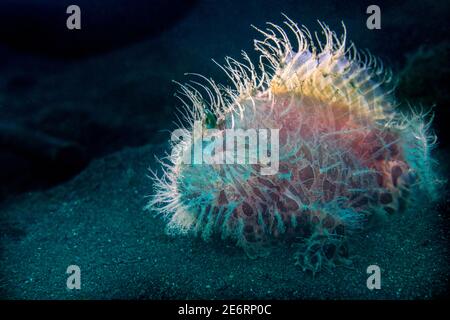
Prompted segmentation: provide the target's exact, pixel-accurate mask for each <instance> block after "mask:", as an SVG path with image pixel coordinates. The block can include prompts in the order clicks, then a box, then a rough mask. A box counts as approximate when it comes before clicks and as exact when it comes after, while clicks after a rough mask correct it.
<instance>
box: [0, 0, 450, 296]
mask: <svg viewBox="0 0 450 320" xmlns="http://www.w3.org/2000/svg"><path fill="white" fill-rule="evenodd" d="M70 4H77V5H79V6H80V8H81V17H82V18H81V23H82V28H81V30H67V28H66V27H65V21H66V19H67V16H68V15H67V14H66V8H67V6H69V5H70ZM371 4H377V5H378V6H379V7H380V8H381V30H369V29H368V28H367V27H366V20H367V17H368V14H367V13H366V8H367V7H368V6H369V5H371ZM281 13H285V14H287V15H288V16H289V17H290V18H291V19H293V20H294V21H297V22H299V23H301V24H304V25H306V26H307V27H308V28H310V29H311V30H318V29H319V25H318V24H317V22H316V21H317V19H319V20H321V21H324V22H326V23H327V24H328V25H329V26H330V28H331V29H332V30H335V31H336V32H337V33H338V34H339V33H340V30H341V29H342V27H341V21H343V22H344V23H345V25H346V27H347V38H348V39H349V40H351V41H353V42H354V43H355V45H356V46H357V47H358V48H360V49H363V48H368V49H369V50H370V51H371V53H372V54H374V55H375V56H378V57H380V58H381V59H382V60H383V62H384V63H385V65H386V66H388V67H391V68H392V69H393V70H394V74H395V75H396V76H398V77H399V84H398V89H397V91H396V96H397V99H398V101H399V102H400V103H401V104H400V106H399V107H398V108H399V109H401V110H408V103H410V104H413V105H420V104H422V105H423V108H425V109H427V108H431V106H433V111H434V113H435V118H434V124H433V129H434V131H435V133H436V135H437V136H438V146H437V149H436V150H435V157H436V159H437V160H438V161H439V170H440V173H439V174H440V175H441V177H443V178H447V177H448V170H449V168H448V156H449V148H450V145H449V142H450V141H449V130H448V128H447V126H448V124H447V122H448V119H450V117H449V112H450V111H449V107H448V106H449V102H450V101H449V100H450V99H449V85H448V82H449V79H450V77H449V76H450V69H449V46H450V42H449V41H450V37H449V33H450V31H449V23H448V19H449V17H450V5H449V3H448V1H431V0H427V1H419V2H417V1H377V2H372V1H370V2H369V1H299V0H297V1H267V0H260V1H256V0H254V1H212V0H210V1H207V0H203V1H201V0H198V1H183V0H169V1H163V0H150V1H138V0H128V1H125V0H108V1H101V2H100V1H98V2H95V3H94V2H92V1H87V0H79V1H66V0H60V1H56V0H54V1H51V0H47V1H43V0H40V1H36V0H35V1H32V0H14V1H11V0H4V1H2V2H1V3H0V58H1V59H0V112H1V117H0V298H2V299H111V298H114V299H223V298H236V299H416V298H417V299H432V298H442V297H447V296H448V288H449V279H448V276H449V252H448V243H449V242H448V240H449V239H448V232H449V213H448V205H449V204H448V196H447V192H448V190H447V185H443V187H442V189H441V190H440V192H442V197H441V198H442V201H440V202H439V203H437V204H430V205H424V206H423V207H421V208H414V210H407V211H406V212H404V213H400V214H395V215H393V216H392V217H390V218H389V220H388V221H387V222H386V223H384V224H382V225H379V226H377V227H376V228H374V229H372V230H368V231H366V232H364V233H362V234H359V235H357V236H355V237H354V238H353V240H352V243H351V246H352V253H353V255H354V257H353V261H354V265H353V268H351V269H348V268H343V267H341V268H336V269H333V270H332V271H331V272H327V271H324V272H319V273H317V274H316V275H315V276H314V277H313V276H311V275H310V274H307V273H304V272H303V271H302V270H301V269H300V268H299V267H296V266H295V265H294V263H293V258H292V251H291V250H290V248H288V247H286V246H283V245H280V247H279V248H276V249H275V250H274V252H272V254H271V255H270V256H268V257H267V258H260V259H256V260H250V259H248V258H247V257H246V256H245V254H244V253H243V252H242V251H241V250H240V249H239V248H236V247H235V246H234V245H232V244H231V243H230V244H229V243H224V242H218V243H215V242H204V241H202V240H201V239H197V238H193V237H169V236H167V235H166V234H165V232H164V225H165V224H164V221H162V219H158V218H156V217H154V215H153V214H151V213H150V212H148V211H144V210H143V208H144V206H145V205H146V203H147V201H148V198H147V196H149V195H151V193H152V181H151V179H149V177H148V174H149V171H148V168H153V169H157V167H158V164H157V163H156V161H155V156H162V155H163V154H164V152H165V151H168V140H169V138H170V132H171V130H173V129H175V128H176V126H175V125H174V124H173V121H174V120H175V117H174V111H175V108H176V107H177V106H179V104H180V103H179V101H177V99H176V98H175V97H174V93H175V92H176V90H177V86H176V85H175V84H174V83H173V82H172V80H178V81H184V80H185V76H184V73H186V72H195V73H200V74H204V75H206V76H208V77H212V78H214V79H215V80H216V81H217V82H219V83H226V81H227V79H226V78H225V76H224V74H223V72H222V71H221V70H220V69H219V68H218V67H217V66H216V65H215V64H214V63H213V62H212V61H211V58H213V59H214V60H216V61H218V62H221V61H223V58H224V57H225V56H232V57H238V56H239V55H240V51H241V50H245V51H247V52H248V53H249V55H250V56H252V57H255V54H254V50H253V39H254V38H255V37H256V36H257V33H256V32H255V30H254V29H252V28H251V27H250V25H251V24H253V25H255V26H258V27H262V26H263V25H264V23H265V22H266V21H272V22H275V23H280V22H282V21H283V17H282V15H281ZM373 264H375V265H379V266H380V268H381V271H382V287H381V290H373V291H371V290H368V289H367V286H366V280H367V277H368V275H367V273H366V268H367V266H369V265H373ZM69 265H78V266H79V267H80V269H81V275H82V276H81V277H82V278H81V279H82V280H81V290H68V289H67V287H66V280H67V277H68V275H67V274H66V269H67V267H68V266H69Z"/></svg>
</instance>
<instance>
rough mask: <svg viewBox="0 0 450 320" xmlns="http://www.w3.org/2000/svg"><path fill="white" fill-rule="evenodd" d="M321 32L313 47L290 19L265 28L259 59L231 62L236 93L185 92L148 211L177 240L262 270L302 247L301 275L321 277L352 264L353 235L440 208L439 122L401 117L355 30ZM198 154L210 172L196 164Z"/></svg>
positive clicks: (204, 83) (207, 85) (209, 85)
mask: <svg viewBox="0 0 450 320" xmlns="http://www.w3.org/2000/svg"><path fill="white" fill-rule="evenodd" d="M319 25H320V27H321V35H318V34H317V33H315V34H314V36H312V35H311V33H310V32H309V30H308V29H307V28H306V27H304V26H298V25H297V24H296V23H295V22H293V21H292V20H291V19H289V18H288V17H286V21H285V22H284V25H282V26H280V25H276V24H273V23H268V26H267V28H266V29H264V30H261V29H258V28H256V27H254V28H255V29H256V30H257V31H258V32H259V33H260V34H261V35H262V39H259V40H254V47H255V50H256V52H257V54H258V55H259V59H257V61H256V63H255V62H252V59H250V57H249V56H248V55H247V54H246V53H245V52H243V53H242V55H243V58H242V61H238V60H236V59H233V58H230V57H227V58H225V63H224V64H223V65H219V66H220V68H222V70H223V71H224V72H225V74H226V75H227V76H228V78H229V83H228V85H221V84H217V83H216V82H215V81H214V80H213V79H210V78H206V77H204V76H201V75H198V74H192V75H191V77H192V78H193V79H192V80H191V81H190V82H188V83H186V84H180V92H179V94H178V97H179V98H180V100H181V101H182V107H181V108H180V109H179V117H178V119H179V120H180V129H179V130H178V135H177V137H178V138H174V137H172V143H171V152H170V154H167V156H166V157H164V158H163V159H160V164H161V167H162V168H163V170H162V171H163V172H162V175H159V174H156V173H155V174H154V194H153V196H152V198H151V200H150V202H149V205H148V206H149V207H150V208H151V209H153V210H154V211H156V212H158V213H160V214H161V215H162V216H163V217H165V218H166V220H167V232H168V233H169V234H193V235H197V236H200V237H202V238H203V239H205V240H206V241H221V240H225V239H228V240H231V241H233V242H235V243H236V244H237V246H239V247H242V248H243V249H244V250H245V252H246V253H247V255H248V256H249V257H251V258H253V257H258V256H263V255H266V254H267V253H268V252H270V248H273V245H274V243H277V244H280V243H286V245H294V246H297V247H298V249H297V251H296V254H295V256H294V257H295V260H296V264H298V265H300V266H301V267H302V268H303V269H304V270H309V271H312V272H313V273H315V272H317V271H318V270H320V269H321V268H330V267H334V266H335V265H339V264H344V265H348V264H349V263H351V260H350V255H349V250H348V246H349V243H351V239H352V235H353V234H354V233H356V232H360V231H362V230H364V228H366V227H367V226H368V225H369V224H370V223H371V221H374V220H375V218H379V217H387V218H388V217H389V216H390V215H392V214H394V213H396V212H399V211H402V210H404V209H405V208H407V207H409V206H412V205H414V204H413V202H414V201H413V200H414V199H415V198H417V196H418V195H419V194H420V195H421V196H426V195H428V196H426V197H427V199H430V200H432V199H433V196H434V195H435V194H436V186H437V185H438V179H437V178H436V174H435V173H434V172H435V171H434V169H433V168H434V160H433V159H432V158H431V150H432V149H433V146H434V144H435V142H436V137H435V135H434V134H433V133H432V132H431V130H430V129H431V128H430V122H431V120H430V119H431V118H432V117H430V116H428V115H427V114H426V113H423V112H420V111H417V110H413V108H411V111H410V112H407V113H402V112H400V111H398V110H397V109H398V108H397V103H396V101H395V97H394V94H393V92H394V88H395V81H394V77H393V76H392V72H391V71H390V70H388V69H387V68H385V67H383V64H382V62H381V61H380V60H379V59H377V58H375V57H374V56H372V55H371V54H370V53H368V52H366V51H358V50H357V49H356V48H355V46H354V45H353V44H350V45H349V44H347V41H346V31H345V26H344V25H343V33H342V35H340V36H338V35H337V34H336V33H335V32H333V31H332V30H330V28H329V27H328V26H327V25H325V24H324V23H321V22H319ZM199 128H200V131H199V130H198V129H199ZM202 129H204V130H203V131H202ZM264 129H267V130H269V129H271V130H272V131H270V132H269V131H265V132H264V131H263V130H264ZM274 129H275V130H276V131H275V130H274ZM232 130H235V132H236V131H239V132H240V133H241V134H242V133H243V135H244V136H243V139H241V140H240V143H239V142H237V144H236V148H239V147H241V148H245V147H248V150H244V151H245V152H244V153H242V154H241V156H242V157H241V158H240V159H238V160H236V156H237V155H238V151H237V152H236V153H235V154H234V153H233V152H232V151H233V150H231V151H230V148H226V147H225V146H231V147H232V148H234V147H235V144H234V141H232V143H231V144H227V143H228V142H229V141H226V140H227V138H228V140H230V138H229V136H228V135H226V134H225V132H227V133H228V132H230V131H232ZM251 130H253V131H251ZM251 132H257V134H256V135H253V136H252V135H251V134H250V133H251ZM261 132H264V134H265V135H266V137H265V138H266V139H261V138H262V136H263V135H261ZM269 133H271V134H270V139H269V138H267V136H269ZM236 136H239V135H237V134H235V136H234V137H233V136H231V137H232V139H235V138H236ZM181 137H182V138H181ZM255 137H256V139H255ZM272 138H273V139H272ZM275 138H276V139H275ZM259 140H261V141H262V142H264V143H262V144H261V143H258V141H259ZM236 141H237V139H236ZM266 141H267V143H266ZM255 143H256V147H255V148H253V151H254V152H253V153H252V154H253V155H256V160H261V158H260V157H258V155H259V154H260V152H262V153H264V154H265V155H266V156H269V155H270V157H269V160H267V157H266V159H265V160H266V161H255V157H252V156H251V155H250V154H251V151H252V150H250V149H251V146H250V145H254V144H255ZM199 146H200V147H199ZM275 153H277V157H276V158H275V157H273V156H274V155H275ZM193 154H194V158H195V156H197V160H198V158H199V157H200V159H204V158H207V159H209V160H210V161H209V162H208V161H192V159H191V161H186V159H187V158H189V157H186V155H189V156H192V155H193ZM230 154H231V156H230ZM202 157H203V158H202ZM230 157H231V160H234V161H229V160H230ZM191 158H192V157H191ZM274 159H276V161H277V163H276V166H274V165H273V163H271V162H274V161H275V160H274ZM252 160H253V161H252ZM270 166H272V168H273V169H275V170H272V171H270V170H269V172H268V171H267V170H266V172H264V170H262V169H264V168H266V169H267V168H268V167H270Z"/></svg>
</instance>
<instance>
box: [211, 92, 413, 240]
mask: <svg viewBox="0 0 450 320" xmlns="http://www.w3.org/2000/svg"><path fill="white" fill-rule="evenodd" d="M246 110H252V111H250V112H249V113H248V114H246V115H245V117H244V118H243V119H242V120H239V123H238V125H237V126H238V127H239V128H243V129H246V128H280V133H279V134H280V167H279V173H278V174H275V175H272V176H261V175H259V174H258V172H259V166H258V165H253V166H252V167H253V170H252V171H251V172H252V173H251V175H250V177H249V178H248V179H240V178H239V177H238V176H237V177H236V178H235V181H234V184H233V185H224V186H223V188H222V190H221V191H220V192H219V193H218V194H217V197H216V201H215V207H216V208H215V209H214V210H217V211H218V210H219V208H223V207H226V206H227V204H228V203H229V202H230V201H231V202H234V201H239V203H240V204H239V205H238V206H237V207H236V208H235V209H234V211H233V214H232V217H231V219H230V220H229V221H228V222H227V223H229V226H230V228H235V227H236V224H237V223H238V221H239V220H240V219H241V220H242V221H244V230H243V232H244V239H243V241H244V242H247V243H248V244H254V243H259V244H264V243H266V242H267V241H270V238H279V237H281V236H283V237H288V238H293V237H308V236H310V235H311V234H312V233H316V234H322V233H324V232H327V233H330V234H337V235H343V234H344V233H345V231H346V230H345V229H346V228H347V227H348V226H347V225H346V223H345V222H344V221H342V220H341V219H340V218H339V216H337V215H335V214H334V212H333V211H330V210H326V209H324V208H326V207H327V204H329V203H332V202H333V201H337V200H338V199H341V203H340V206H341V207H342V208H351V209H352V210H355V211H361V212H362V211H366V210H369V209H370V208H372V207H376V206H380V205H381V206H384V207H385V208H386V210H387V211H388V212H391V211H392V212H393V211H395V210H397V209H398V208H397V207H398V201H399V198H400V197H401V190H400V185H406V181H407V177H406V175H405V174H406V172H407V171H408V166H407V164H406V163H405V161H404V159H403V156H402V150H401V148H400V146H399V145H398V144H397V143H396V141H397V139H398V136H397V133H395V132H390V131H387V132H386V131H383V130H382V128H380V127H378V125H376V124H374V123H373V121H372V120H371V119H370V118H368V117H367V116H365V115H363V114H359V113H357V112H350V111H349V109H348V108H346V107H345V106H342V105H341V106H340V105H332V104H329V103H328V104H326V103H323V102H321V101H316V100H314V99H309V98H302V99H300V98H298V97H297V96H295V95H284V96H276V97H275V99H274V102H273V103H271V102H268V101H267V100H263V99H262V100H256V108H252V107H247V108H246ZM219 128H220V126H219ZM320 204H322V205H323V206H321V205H320ZM275 212H278V214H279V217H280V218H281V219H282V221H283V225H284V227H283V228H282V229H280V228H279V227H278V221H277V217H276V215H274V213H275ZM260 219H263V220H264V224H261V223H260ZM263 226H266V227H267V228H270V231H268V230H264V227H263ZM269 235H270V236H269Z"/></svg>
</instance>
